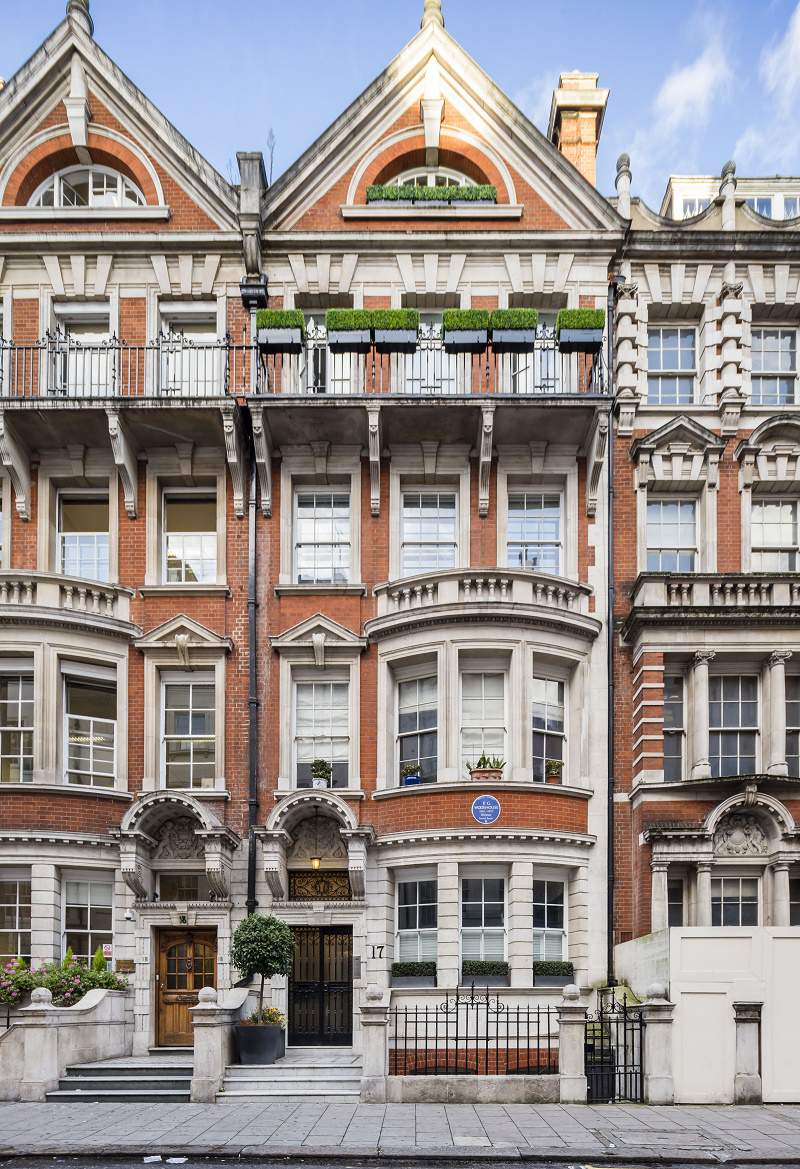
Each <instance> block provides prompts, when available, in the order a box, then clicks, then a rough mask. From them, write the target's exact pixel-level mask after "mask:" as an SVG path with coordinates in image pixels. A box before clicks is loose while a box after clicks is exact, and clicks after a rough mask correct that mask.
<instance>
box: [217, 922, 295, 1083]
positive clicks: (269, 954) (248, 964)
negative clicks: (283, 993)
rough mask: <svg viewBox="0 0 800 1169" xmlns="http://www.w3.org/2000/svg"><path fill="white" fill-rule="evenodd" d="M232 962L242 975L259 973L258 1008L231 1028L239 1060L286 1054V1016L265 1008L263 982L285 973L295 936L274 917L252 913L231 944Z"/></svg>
mask: <svg viewBox="0 0 800 1169" xmlns="http://www.w3.org/2000/svg"><path fill="white" fill-rule="evenodd" d="M231 962H232V964H233V965H234V966H235V967H236V969H237V970H238V971H239V972H240V973H241V975H242V978H253V977H255V976H256V975H258V976H259V977H260V979H261V984H260V986H259V990H258V1009H257V1010H255V1011H254V1012H253V1014H252V1015H251V1016H250V1017H249V1019H243V1020H242V1021H241V1022H240V1023H237V1024H236V1025H235V1026H234V1028H233V1037H234V1043H235V1046H236V1056H237V1059H238V1061H239V1063H245V1064H267V1063H274V1062H275V1060H276V1059H282V1058H283V1056H284V1055H285V1053H286V1033H285V1030H284V1027H285V1019H284V1017H283V1015H281V1013H280V1011H277V1010H275V1008H273V1007H267V1008H265V1007H264V981H265V980H266V979H267V978H274V976H275V975H276V974H282V975H284V976H288V975H289V974H291V972H292V966H293V963H294V936H293V934H292V931H291V930H290V929H289V927H288V925H287V924H286V922H284V921H279V920H278V918H277V917H272V916H268V917H267V916H264V915H263V914H261V913H251V914H250V915H249V916H248V917H246V918H245V919H244V921H242V922H240V923H239V925H238V926H237V928H236V931H235V933H234V935H233V941H232V943H231Z"/></svg>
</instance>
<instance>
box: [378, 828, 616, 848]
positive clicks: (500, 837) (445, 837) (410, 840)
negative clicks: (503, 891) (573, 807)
mask: <svg viewBox="0 0 800 1169" xmlns="http://www.w3.org/2000/svg"><path fill="white" fill-rule="evenodd" d="M462 840H468V841H471V842H472V841H476V840H481V841H485V840H494V841H513V840H534V841H552V842H553V843H556V844H572V845H576V846H577V847H578V848H591V847H592V845H593V844H596V843H597V837H596V836H594V835H590V834H589V833H585V832H564V831H561V830H559V829H557V828H499V829H486V828H478V827H477V826H476V827H475V828H470V827H464V828H438V829H430V830H427V831H421V832H416V831H413V830H411V831H408V832H393V833H388V834H386V835H379V836H377V837H376V838H375V845H376V847H377V848H381V847H384V848H385V847H388V846H391V845H396V844H425V843H431V844H436V843H440V842H450V841H462Z"/></svg>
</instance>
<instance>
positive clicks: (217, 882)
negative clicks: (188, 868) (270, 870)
mask: <svg viewBox="0 0 800 1169" xmlns="http://www.w3.org/2000/svg"><path fill="white" fill-rule="evenodd" d="M195 835H196V836H199V837H201V839H202V841H203V846H204V852H205V864H206V878H207V880H208V884H209V888H210V889H211V892H212V894H213V896H214V898H215V899H216V900H217V901H227V900H228V899H229V897H230V892H231V871H232V869H233V853H234V850H235V848H236V846H237V844H238V843H239V838H238V837H237V836H236V834H235V833H234V832H232V831H231V830H230V829H229V828H222V829H219V828H198V829H196V831H195Z"/></svg>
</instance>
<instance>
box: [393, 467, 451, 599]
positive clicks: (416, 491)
mask: <svg viewBox="0 0 800 1169" xmlns="http://www.w3.org/2000/svg"><path fill="white" fill-rule="evenodd" d="M407 495H408V496H411V495H419V496H420V497H422V496H425V495H427V496H432V495H436V496H437V500H438V502H437V515H438V510H439V507H440V506H441V497H442V496H443V495H450V496H452V497H453V501H454V509H453V539H452V542H448V541H444V542H433V541H422V540H420V541H407V540H406V496H407ZM459 504H460V500H459V489H458V485H457V484H453V485H452V486H449V485H447V484H444V483H437V484H433V485H432V484H427V485H417V484H411V483H409V484H403V485H402V486H401V488H400V576H422V575H423V574H424V575H431V576H433V575H436V574H438V573H440V572H449V571H450V570H451V569H454V568H458V566H459V563H460V560H461V554H460V549H459V535H460V528H461V523H460V517H459ZM407 544H413V546H414V547H416V548H435V549H439V548H452V550H453V563H452V564H449V565H441V566H433V565H431V566H427V567H424V568H418V569H414V570H413V571H410V570H408V569H407V568H406V566H405V564H404V552H405V548H406V545H407Z"/></svg>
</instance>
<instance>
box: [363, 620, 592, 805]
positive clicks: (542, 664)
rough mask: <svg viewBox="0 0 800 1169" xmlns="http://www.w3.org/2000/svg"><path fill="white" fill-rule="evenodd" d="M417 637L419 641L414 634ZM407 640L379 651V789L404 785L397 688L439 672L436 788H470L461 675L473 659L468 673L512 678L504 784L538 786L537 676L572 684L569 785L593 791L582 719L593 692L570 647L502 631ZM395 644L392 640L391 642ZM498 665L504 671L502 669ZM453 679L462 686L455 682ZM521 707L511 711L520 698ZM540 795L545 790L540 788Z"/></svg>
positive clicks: (581, 659) (580, 657) (568, 693)
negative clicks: (534, 754) (534, 775)
mask: <svg viewBox="0 0 800 1169" xmlns="http://www.w3.org/2000/svg"><path fill="white" fill-rule="evenodd" d="M412 636H413V635H412ZM427 637H428V639H427V640H422V639H421V638H420V637H419V635H417V636H415V637H414V640H413V641H411V640H409V639H404V641H403V644H401V645H397V646H395V645H391V644H390V642H389V640H388V639H387V641H386V642H382V643H381V644H380V646H379V655H378V740H377V759H378V766H377V782H376V789H377V790H378V791H381V790H392V789H396V788H397V787H398V786H399V784H398V781H397V777H399V759H398V750H397V683H398V681H405V680H407V679H409V678H413V677H422V676H425V675H427V676H430V674H431V672H432V671H433V669H434V668H435V673H436V678H437V702H438V716H437V726H438V758H439V763H438V767H437V777H438V778H437V783H433V784H428V785H426V786H427V787H429V788H430V789H431V790H434V791H435V790H436V787H437V786H438V784H439V783H453V782H455V783H460V782H467V781H466V779H465V776H464V769H463V763H462V761H461V756H460V725H461V711H460V692H461V687H460V674H461V670H462V669H463V668H464V667H463V665H462V661H463V659H470V658H471V659H472V661H470V662H469V663H468V666H467V668H472V667H473V665H476V664H478V663H481V661H482V660H485V661H486V663H487V664H486V666H485V668H486V669H492V670H497V669H502V672H503V673H504V674H505V677H506V709H507V712H508V723H507V737H506V741H507V755H506V772H505V776H504V781H503V782H507V781H508V780H515V781H516V782H521V783H525V784H533V782H534V781H533V780H532V779H531V762H530V760H531V686H530V684H529V680H530V679H532V678H533V676H534V673H536V674H537V675H541V676H543V677H547V678H553V679H555V680H556V681H560V682H564V684H565V696H564V697H565V756H566V759H565V768H564V777H565V783H566V784H567V786H580V787H588V786H589V783H588V781H587V780H586V779H584V778H583V777H584V775H586V774H588V772H587V771H586V764H585V762H584V756H585V754H586V748H585V743H584V740H585V738H586V733H587V732H586V724H585V720H584V719H583V718H582V717H581V714H580V711H581V710H582V709H583V707H582V697H581V696H582V693H583V691H584V689H585V687H586V685H587V681H586V678H585V671H586V668H588V660H587V658H586V656H585V655H584V654H579V653H575V652H573V651H570V650H569V649H567V648H561V647H559V648H558V649H556V648H555V647H554V646H552V645H551V644H550V643H548V642H545V641H544V640H543V644H542V645H541V647H540V646H539V645H537V644H536V643H535V642H533V641H531V640H530V635H529V634H528V636H524V635H523V637H522V638H521V639H517V638H514V637H509V638H503V637H501V636H498V631H497V629H496V628H495V629H493V630H487V632H486V635H485V637H482V638H478V637H476V636H475V635H472V636H465V637H463V638H458V637H453V636H447V635H443V636H442V637H440V638H439V639H437V640H430V635H429V634H428V635H427ZM393 641H394V639H392V642H393ZM498 661H501V662H502V663H503V664H502V665H501V666H498V665H497V663H498ZM454 680H456V681H455V683H454ZM515 695H516V696H517V702H516V705H515V706H513V707H512V703H513V702H514V696H515ZM535 786H536V788H537V789H538V788H541V787H543V786H544V785H542V784H540V783H537V784H536V785H535Z"/></svg>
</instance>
